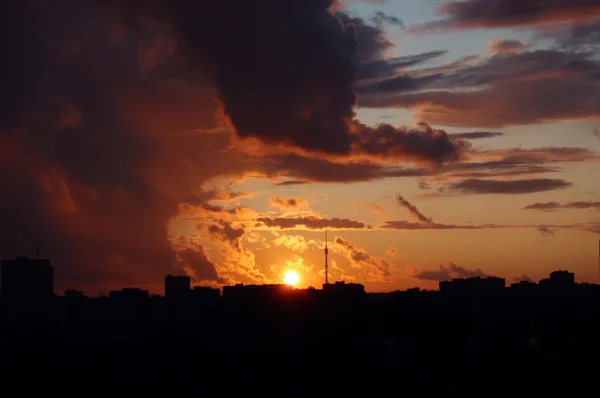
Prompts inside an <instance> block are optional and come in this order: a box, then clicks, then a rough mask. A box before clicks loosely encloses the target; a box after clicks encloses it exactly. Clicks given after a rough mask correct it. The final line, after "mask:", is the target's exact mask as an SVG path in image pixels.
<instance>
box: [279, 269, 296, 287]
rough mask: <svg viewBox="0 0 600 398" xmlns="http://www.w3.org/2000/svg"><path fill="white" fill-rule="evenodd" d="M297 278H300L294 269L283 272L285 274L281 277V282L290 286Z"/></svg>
mask: <svg viewBox="0 0 600 398" xmlns="http://www.w3.org/2000/svg"><path fill="white" fill-rule="evenodd" d="M299 280H300V277H299V276H298V273H297V272H296V271H288V272H286V273H285V276H284V277H283V282H284V283H285V284H286V285H290V286H294V285H295V284H296V283H298V281H299Z"/></svg>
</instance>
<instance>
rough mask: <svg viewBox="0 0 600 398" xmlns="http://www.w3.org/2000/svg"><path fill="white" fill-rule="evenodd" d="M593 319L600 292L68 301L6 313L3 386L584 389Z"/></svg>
mask: <svg viewBox="0 0 600 398" xmlns="http://www.w3.org/2000/svg"><path fill="white" fill-rule="evenodd" d="M590 300H591V301H590ZM5 314H6V312H5ZM599 315H600V312H599V311H598V301H597V299H596V298H593V299H592V298H589V299H587V301H580V300H579V299H577V300H576V299H571V300H567V301H565V299H564V298H555V299H550V298H544V299H543V300H541V299H540V300H538V301H536V302H531V301H526V300H523V299H522V298H512V299H510V298H503V300H502V301H500V300H498V298H488V299H481V298H478V299H477V300H475V299H465V298H462V299H450V298H443V300H442V299H441V298H436V299H435V300H434V301H431V300H430V299H425V298H419V299H407V301H404V302H403V303H401V304H399V303H397V302H394V303H352V304H350V305H342V306H340V305H335V306H334V305H324V304H323V303H317V302H313V303H282V304H281V305H270V304H269V305H266V304H262V305H254V304H252V305H251V304H248V303H246V305H241V304H238V305H224V304H221V305H217V306H210V307H202V308H191V307H190V308H188V307H169V306H167V305H166V304H164V303H162V304H156V303H155V304H152V305H150V304H148V303H143V304H140V303H138V304H131V303H129V304H127V303H113V304H110V305H109V304H102V305H98V304H93V303H91V302H85V303H84V302H80V303H61V304H60V305H54V306H53V308H52V310H51V311H45V312H36V313H32V312H31V311H30V312H27V311H22V310H20V311H17V312H15V311H13V312H10V311H9V315H4V317H3V319H2V323H1V329H0V335H1V336H2V337H1V338H2V342H3V343H2V346H1V348H0V350H1V351H0V352H1V354H0V355H1V358H0V360H1V363H2V369H3V373H2V375H3V377H2V379H3V381H2V382H3V389H6V388H8V386H9V385H11V384H16V385H18V386H20V387H19V388H21V389H23V388H32V389H34V390H36V389H39V388H45V387H48V388H50V387H51V389H50V390H46V391H52V392H53V393H54V392H57V393H72V392H77V393H78V394H84V395H93V394H96V393H99V392H100V391H103V392H108V393H111V394H113V395H116V394H120V393H121V391H123V392H125V391H124V390H127V391H134V392H135V393H136V394H147V393H153V394H161V395H163V394H168V395H171V396H172V395H173V394H204V393H207V392H216V393H219V394H222V395H225V396H228V395H229V394H234V393H235V394H237V393H244V394H248V395H252V396H254V395H255V394H257V393H258V394H262V395H283V394H284V395H306V394H311V395H315V394H316V395H319V396H323V395H335V396H339V395H340V394H342V395H343V394H348V395H351V396H356V395H363V394H367V395H369V396H383V395H384V394H385V395H404V396H429V395H430V394H439V395H444V396H465V395H469V396H470V395H478V396H511V397H514V396H543V395H546V394H552V395H553V396H554V395H555V394H569V396H589V395H590V394H592V395H595V394H597V392H598V391H599V390H598V388H599V383H598V380H599V376H598V375H599V374H600V373H599V370H600V366H599V363H600V361H599V359H600V350H599V344H598V340H599V339H600V328H599V322H598V321H599V319H600V318H599ZM38 383H43V384H40V385H38Z"/></svg>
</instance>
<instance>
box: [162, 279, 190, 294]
mask: <svg viewBox="0 0 600 398" xmlns="http://www.w3.org/2000/svg"><path fill="white" fill-rule="evenodd" d="M190 287H191V279H190V277H189V276H174V275H167V276H166V277H165V298H167V299H168V300H186V299H188V298H189V296H190Z"/></svg>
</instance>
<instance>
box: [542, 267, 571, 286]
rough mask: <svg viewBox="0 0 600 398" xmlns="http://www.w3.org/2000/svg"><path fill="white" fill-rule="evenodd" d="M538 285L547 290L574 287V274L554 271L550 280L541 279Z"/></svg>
mask: <svg viewBox="0 0 600 398" xmlns="http://www.w3.org/2000/svg"><path fill="white" fill-rule="evenodd" d="M540 285H541V286H543V287H547V288H566V287H572V286H574V285H575V274H574V273H572V272H569V271H562V270H558V271H554V272H551V273H550V278H547V279H542V280H541V281H540Z"/></svg>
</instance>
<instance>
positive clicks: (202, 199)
mask: <svg viewBox="0 0 600 398" xmlns="http://www.w3.org/2000/svg"><path fill="white" fill-rule="evenodd" d="M329 4H330V2H329V1H317V0H311V1H299V0H290V1H286V2H280V1H274V0H258V1H254V2H252V4H251V5H250V4H249V2H245V1H228V2H226V3H224V4H220V5H217V3H214V2H208V1H197V2H189V1H182V0H181V1H169V2H167V1H148V2H143V4H140V3H138V2H133V1H132V2H126V1H124V2H116V1H114V2H113V1H108V0H106V1H88V0H82V1H59V2H44V1H34V0H31V1H27V0H25V1H7V2H4V3H3V8H2V13H0V45H1V46H2V50H3V55H4V56H3V57H2V59H1V60H0V73H1V74H2V76H3V77H4V81H5V82H6V84H4V85H3V87H2V90H1V91H0V180H1V181H2V185H1V186H0V233H1V235H2V236H3V239H2V240H1V241H0V254H1V255H2V256H3V257H5V256H6V257H12V256H17V255H22V254H24V253H26V251H27V249H28V248H29V247H30V246H32V245H33V244H35V243H36V242H37V241H40V243H42V244H43V245H44V246H49V247H54V248H61V250H56V252H55V253H53V254H52V258H53V260H54V261H55V262H57V263H60V267H59V268H57V289H58V290H60V289H61V288H64V287H79V288H82V289H84V290H86V291H88V289H89V292H90V293H93V292H94V290H95V289H97V288H99V287H101V286H102V290H105V289H106V288H108V286H110V287H115V288H117V287H122V286H126V285H137V286H142V285H146V286H148V285H149V284H160V283H161V281H162V278H163V277H164V275H165V274H166V273H168V272H171V271H172V270H173V267H178V266H186V265H185V264H184V263H186V261H183V260H182V257H181V256H179V255H178V251H179V250H181V248H177V247H173V246H172V245H171V243H170V242H169V240H168V239H167V237H168V229H169V228H170V227H171V225H172V222H173V218H174V217H176V216H177V215H178V214H179V212H180V211H181V207H180V206H179V205H180V204H182V203H189V204H194V206H197V207H198V211H200V210H201V211H203V212H209V213H214V214H217V213H218V216H219V217H225V213H227V214H229V215H230V216H231V215H232V214H233V213H231V211H230V210H225V209H224V207H223V206H221V205H216V204H215V203H213V201H225V202H229V201H232V200H234V199H235V198H236V197H240V196H239V195H238V193H231V192H229V193H230V195H229V196H227V195H226V193H223V194H222V195H221V196H219V194H218V193H216V194H215V195H208V196H207V195H205V193H203V192H199V187H202V186H203V184H205V183H206V182H207V181H209V180H212V179H215V178H216V177H220V176H224V177H228V178H232V179H235V178H239V177H242V176H244V175H245V174H246V173H255V172H256V173H261V172H265V170H266V172H271V173H273V169H271V166H273V165H276V164H277V162H278V160H274V161H271V160H270V159H265V158H259V157H249V156H244V154H242V153H240V152H239V151H237V149H238V148H236V147H229V145H230V137H229V136H228V135H227V134H223V133H218V131H227V129H226V128H223V126H222V125H221V124H223V125H228V123H229V120H225V118H223V117H221V116H220V114H219V112H218V111H220V110H223V109H221V106H222V108H224V111H225V112H226V114H227V115H228V116H229V119H231V120H230V121H231V123H233V125H234V127H235V130H236V132H237V133H238V135H239V136H241V137H250V136H252V137H258V138H259V139H261V140H262V141H263V142H266V143H277V144H278V145H280V146H284V145H288V146H294V147H300V148H303V149H304V150H311V151H313V150H314V151H316V152H320V153H325V152H326V153H327V155H330V154H341V155H336V156H348V154H350V152H352V156H355V155H356V154H358V155H359V156H363V157H371V156H372V157H374V158H381V157H385V156H388V154H389V155H390V156H393V157H394V159H393V160H392V161H394V162H395V161H397V160H398V159H397V158H395V157H396V156H404V155H406V156H408V157H409V158H411V159H416V158H418V157H420V156H421V155H423V156H424V158H425V160H426V161H434V162H436V161H443V160H450V159H456V158H457V157H458V155H459V152H460V151H462V150H463V147H464V145H465V144H464V143H462V142H460V141H458V140H451V139H449V138H448V137H447V136H444V135H442V134H429V133H428V132H426V131H423V138H422V139H421V140H419V139H418V138H415V137H414V134H412V133H411V132H410V131H407V130H401V129H397V130H393V128H385V129H382V131H379V132H377V131H374V130H370V129H369V128H368V127H366V126H363V125H360V124H358V123H357V122H356V121H355V120H354V105H355V103H356V94H355V93H354V89H353V86H354V83H355V81H356V75H357V73H358V67H359V66H358V65H359V62H358V61H359V59H360V58H363V60H364V61H365V62H368V61H373V60H377V59H380V58H381V57H383V52H385V51H386V50H387V49H389V48H391V46H392V44H391V42H390V41H389V40H388V39H387V38H386V37H385V35H384V33H383V31H382V30H381V28H379V27H377V26H369V25H368V24H366V23H365V22H364V21H361V20H359V19H356V18H350V17H347V16H344V15H343V14H339V15H338V16H335V15H333V14H331V13H330V12H329V11H327V7H328V6H329ZM232 27H233V28H232ZM240 32H242V33H240ZM215 99H219V103H216V101H215ZM206 132H215V133H214V134H209V133H206ZM358 134H368V135H366V136H365V137H360V139H359V137H358ZM405 135H406V137H404V136H405ZM377 140H387V141H388V142H389V143H393V144H394V145H398V147H397V148H387V147H385V148H383V147H378V145H377ZM411 146H414V147H411ZM378 151H379V152H381V153H378ZM452 151H455V153H452ZM438 156H439V157H438ZM352 161H353V160H352V159H349V160H348V162H352ZM297 169H299V171H301V170H300V169H301V167H297ZM367 169H368V167H367ZM283 170H284V171H283V174H285V175H286V176H287V177H288V178H289V179H293V178H296V176H294V175H293V170H294V166H293V165H292V166H290V168H289V169H285V168H284V169H283ZM266 172H265V173H266ZM316 172H317V170H316V169H315V170H311V171H308V172H301V174H302V175H301V176H300V177H301V178H303V176H304V175H305V174H306V175H307V178H308V176H309V175H310V177H312V175H313V174H315V173H316ZM397 173H404V170H399V169H398V170H394V172H393V174H397ZM410 173H415V172H414V171H410ZM275 174H278V173H275ZM350 174H352V173H350ZM373 174H375V175H388V174H390V173H389V171H388V170H385V171H384V172H382V171H381V170H377V167H375V168H371V170H369V171H366V172H364V173H363V177H362V178H364V179H365V180H368V179H371V178H372V177H371V176H372V175H373ZM331 178H334V176H333V175H332V176H331ZM338 178H339V179H341V180H344V179H345V178H344V177H343V176H341V177H338ZM351 178H355V177H351ZM218 228H220V230H218V231H217V230H214V231H212V234H210V237H211V239H213V243H215V244H220V245H221V246H220V248H221V249H222V250H221V252H222V253H223V254H224V255H229V254H231V255H235V256H237V257H236V259H235V261H229V262H227V264H240V266H243V267H246V268H245V269H246V272H247V273H252V278H253V279H256V278H260V275H259V274H257V273H256V272H255V270H253V258H252V256H250V255H249V254H248V253H247V250H245V249H243V248H241V247H239V245H238V246H236V245H237V243H236V240H223V239H220V237H223V236H227V233H228V232H231V231H229V230H228V229H227V226H223V225H219V226H218ZM231 228H233V227H231ZM240 239H241V238H240ZM232 245H233V246H232ZM187 254H189V253H187ZM184 256H185V254H184ZM205 257H206V260H207V261H213V260H212V259H210V258H208V256H205ZM188 259H189V258H188ZM190 261H191V260H190ZM201 263H202V264H205V263H206V261H200V260H198V261H196V262H195V264H197V265H199V264H201ZM187 266H189V264H188V265H187ZM187 266H186V267H187ZM192 268H193V267H192ZM218 271H219V272H220V271H221V268H220V267H218ZM228 272H233V271H232V270H228ZM198 273H200V271H198ZM207 275H208V274H207ZM213 276H214V275H213Z"/></svg>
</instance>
